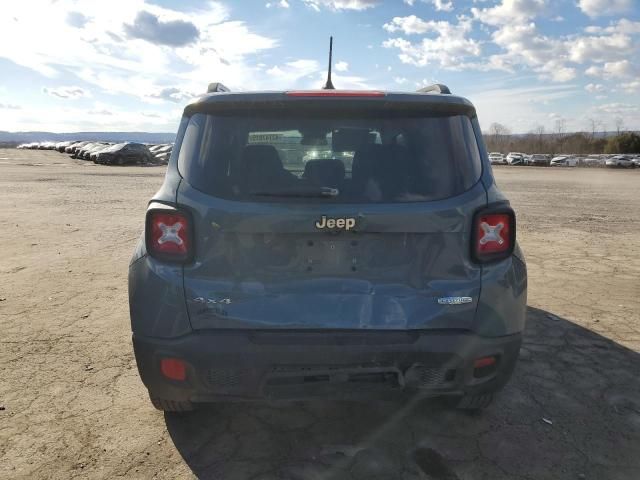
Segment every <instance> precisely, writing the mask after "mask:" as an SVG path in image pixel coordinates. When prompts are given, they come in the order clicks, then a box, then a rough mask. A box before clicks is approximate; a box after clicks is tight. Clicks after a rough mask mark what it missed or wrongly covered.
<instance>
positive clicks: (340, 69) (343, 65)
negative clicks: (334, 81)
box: [334, 62, 349, 72]
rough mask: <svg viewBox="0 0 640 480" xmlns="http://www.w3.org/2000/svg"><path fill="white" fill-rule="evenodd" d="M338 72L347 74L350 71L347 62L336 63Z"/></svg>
mask: <svg viewBox="0 0 640 480" xmlns="http://www.w3.org/2000/svg"><path fill="white" fill-rule="evenodd" d="M334 66H335V69H336V72H346V71H347V70H349V64H348V63H347V62H336V64H335V65H334Z"/></svg>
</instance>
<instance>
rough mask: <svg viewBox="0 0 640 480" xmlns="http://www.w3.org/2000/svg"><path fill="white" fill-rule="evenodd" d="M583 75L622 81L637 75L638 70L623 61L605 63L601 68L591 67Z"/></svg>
mask: <svg viewBox="0 0 640 480" xmlns="http://www.w3.org/2000/svg"><path fill="white" fill-rule="evenodd" d="M585 73H586V74H587V75H590V76H592V77H600V78H605V79H623V78H629V77H632V76H634V75H637V74H639V73H640V69H638V67H637V66H634V65H633V64H632V63H631V62H629V60H626V59H625V60H619V61H616V62H605V63H604V64H603V65H602V66H596V65H592V66H591V67H589V68H587V69H586V70H585Z"/></svg>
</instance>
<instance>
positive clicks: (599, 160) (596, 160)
mask: <svg viewBox="0 0 640 480" xmlns="http://www.w3.org/2000/svg"><path fill="white" fill-rule="evenodd" d="M605 162H606V156H603V155H587V156H586V157H584V158H582V161H581V162H580V163H581V164H582V165H584V166H585V167H604V166H605Z"/></svg>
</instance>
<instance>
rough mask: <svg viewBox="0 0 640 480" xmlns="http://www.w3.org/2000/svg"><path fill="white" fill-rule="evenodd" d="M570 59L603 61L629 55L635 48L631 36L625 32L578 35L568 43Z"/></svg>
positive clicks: (580, 61) (579, 61) (582, 61)
mask: <svg viewBox="0 0 640 480" xmlns="http://www.w3.org/2000/svg"><path fill="white" fill-rule="evenodd" d="M567 47H568V51H569V52H568V53H569V59H570V60H571V61H573V62H575V63H584V62H586V61H592V62H603V61H606V60H610V59H612V58H615V57H620V56H624V57H626V56H628V55H630V54H631V52H632V51H633V49H634V45H633V42H632V41H631V37H629V36H628V35H624V34H618V33H616V34H613V35H602V36H588V37H578V38H575V39H573V41H571V43H570V44H568V45H567Z"/></svg>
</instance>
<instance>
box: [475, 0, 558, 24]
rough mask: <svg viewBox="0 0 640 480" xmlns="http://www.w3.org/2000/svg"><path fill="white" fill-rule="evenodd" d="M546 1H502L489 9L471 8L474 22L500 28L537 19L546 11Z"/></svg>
mask: <svg viewBox="0 0 640 480" xmlns="http://www.w3.org/2000/svg"><path fill="white" fill-rule="evenodd" d="M547 3H548V0H502V2H501V3H500V4H499V5H496V6H495V7H490V8H475V7H474V8H472V9H471V13H472V14H473V17H474V18H475V19H476V20H479V21H481V22H482V23H486V24H488V25H494V26H500V25H508V24H513V23H522V22H526V21H529V20H531V19H532V18H535V17H537V16H538V15H540V14H541V13H543V12H544V11H546V9H547Z"/></svg>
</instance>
